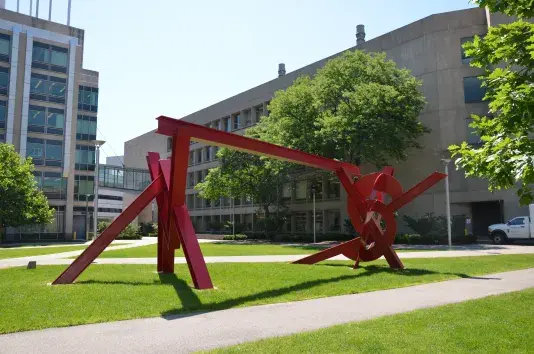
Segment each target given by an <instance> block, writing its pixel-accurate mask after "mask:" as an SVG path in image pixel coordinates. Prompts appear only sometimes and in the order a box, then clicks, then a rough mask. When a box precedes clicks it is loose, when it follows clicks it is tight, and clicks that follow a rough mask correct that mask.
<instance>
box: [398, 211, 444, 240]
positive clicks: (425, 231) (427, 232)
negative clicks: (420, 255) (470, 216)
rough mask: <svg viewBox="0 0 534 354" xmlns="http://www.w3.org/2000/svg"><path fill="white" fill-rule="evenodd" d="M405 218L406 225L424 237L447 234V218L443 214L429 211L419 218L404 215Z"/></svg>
mask: <svg viewBox="0 0 534 354" xmlns="http://www.w3.org/2000/svg"><path fill="white" fill-rule="evenodd" d="M403 219H404V221H405V222H406V226H408V227H409V228H410V229H412V230H413V231H414V232H415V233H416V234H419V235H421V236H423V237H431V238H439V237H442V236H443V235H446V234H447V218H446V217H445V216H443V215H440V216H435V215H434V213H427V214H425V215H423V217H421V218H419V219H416V218H412V217H410V216H407V215H404V216H403Z"/></svg>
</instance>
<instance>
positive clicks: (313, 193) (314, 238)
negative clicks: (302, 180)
mask: <svg viewBox="0 0 534 354" xmlns="http://www.w3.org/2000/svg"><path fill="white" fill-rule="evenodd" d="M315 188H316V186H315V183H312V185H311V193H312V198H313V243H317V239H316V237H315V224H316V223H315Z"/></svg>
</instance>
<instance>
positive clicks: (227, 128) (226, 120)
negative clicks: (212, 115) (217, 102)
mask: <svg viewBox="0 0 534 354" xmlns="http://www.w3.org/2000/svg"><path fill="white" fill-rule="evenodd" d="M224 130H225V131H227V132H229V131H231V130H232V126H231V124H230V117H228V118H224Z"/></svg>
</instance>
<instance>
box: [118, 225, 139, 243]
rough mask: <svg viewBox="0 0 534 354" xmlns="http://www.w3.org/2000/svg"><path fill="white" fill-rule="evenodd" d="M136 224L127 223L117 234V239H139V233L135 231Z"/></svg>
mask: <svg viewBox="0 0 534 354" xmlns="http://www.w3.org/2000/svg"><path fill="white" fill-rule="evenodd" d="M137 229H138V228H137V226H136V225H134V224H129V225H128V226H126V228H125V229H124V230H122V232H121V233H120V234H119V237H118V239H120V240H140V239H141V235H139V233H138V232H137Z"/></svg>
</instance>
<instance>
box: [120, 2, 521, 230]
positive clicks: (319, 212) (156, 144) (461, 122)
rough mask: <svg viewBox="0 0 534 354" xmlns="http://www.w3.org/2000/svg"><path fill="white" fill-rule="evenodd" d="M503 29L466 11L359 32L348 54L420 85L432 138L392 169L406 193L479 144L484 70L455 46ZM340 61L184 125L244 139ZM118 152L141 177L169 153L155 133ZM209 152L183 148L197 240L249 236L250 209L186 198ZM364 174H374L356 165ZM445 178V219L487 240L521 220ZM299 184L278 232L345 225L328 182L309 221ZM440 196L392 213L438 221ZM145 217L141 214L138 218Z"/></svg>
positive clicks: (483, 191) (472, 184)
mask: <svg viewBox="0 0 534 354" xmlns="http://www.w3.org/2000/svg"><path fill="white" fill-rule="evenodd" d="M508 21H509V19H508V18H506V17H504V16H502V15H495V14H489V13H486V11H485V10H483V9H480V8H473V9H467V10H460V11H453V12H447V13H441V14H435V15H431V16H429V17H426V18H423V19H421V20H419V21H416V22H414V23H411V24H408V25H406V26H404V27H402V28H399V29H396V30H394V31H392V32H389V33H386V34H384V35H382V36H379V37H377V38H374V39H372V40H368V41H365V33H364V28H363V26H357V34H356V37H357V45H356V46H355V47H352V48H349V50H354V49H359V50H366V51H370V52H385V53H386V54H387V56H388V58H390V59H391V60H393V61H395V62H396V63H397V65H398V67H401V68H407V69H409V70H411V73H412V74H413V75H414V76H415V77H417V78H418V79H420V80H421V81H422V82H423V85H422V88H421V90H422V93H423V94H424V96H425V97H426V100H427V104H426V106H425V108H424V110H423V111H422V112H421V115H420V117H419V118H420V120H421V121H422V122H423V123H424V124H425V125H426V126H428V127H429V128H430V129H431V130H432V132H431V133H430V134H428V135H426V136H424V137H423V138H422V143H423V145H424V147H425V148H424V149H422V150H414V151H410V156H409V158H408V160H407V161H406V162H403V163H400V164H396V165H394V168H395V171H396V177H397V178H398V179H399V180H400V182H401V184H402V185H403V186H404V188H405V189H407V188H409V187H411V186H412V185H414V184H415V183H417V182H419V181H421V180H422V179H423V178H425V177H426V176H427V175H428V174H430V173H431V172H433V171H436V170H440V171H441V170H443V165H442V163H441V159H443V158H448V157H450V156H449V154H448V150H447V148H448V147H449V146H450V145H451V144H457V143H460V142H462V141H468V142H470V143H472V144H478V143H480V140H479V137H477V136H475V135H473V134H472V131H471V128H469V126H468V125H469V123H470V114H471V113H476V114H485V113H486V112H487V109H488V105H487V103H486V102H483V101H482V98H483V96H484V89H483V88H482V87H481V85H480V80H479V79H478V78H477V76H478V75H480V74H481V73H482V71H481V69H477V68H473V67H470V66H469V62H470V58H469V57H467V56H466V55H465V53H464V51H463V50H462V47H461V45H462V43H464V42H465V41H468V40H471V39H472V38H473V36H474V35H484V34H485V33H486V32H487V29H488V25H489V24H490V23H491V24H492V25H494V24H496V23H501V22H508ZM337 55H339V53H338V54H335V55H333V56H331V57H328V58H325V59H322V60H319V61H317V62H315V63H313V64H310V65H308V66H305V67H303V68H300V69H298V70H295V71H293V72H290V73H287V74H286V72H285V65H283V64H281V65H280V66H279V71H278V74H279V76H278V77H277V78H275V79H273V80H271V81H269V82H266V83H263V84H261V85H259V86H256V87H254V88H251V89H249V90H247V91H245V92H242V93H240V94H238V95H235V96H233V97H230V98H228V99H226V100H224V101H221V102H219V103H216V104H213V105H211V106H209V107H206V108H204V109H202V110H200V111H198V112H195V113H192V114H190V115H188V116H185V117H181V119H184V120H186V121H189V122H194V123H197V124H202V125H206V126H208V127H212V128H215V129H220V130H224V131H227V132H233V133H235V134H242V133H243V132H244V130H246V128H247V127H250V126H252V125H254V124H255V123H256V122H257V121H258V119H259V117H260V116H262V115H267V114H268V111H267V106H268V103H269V101H270V100H271V99H272V97H273V95H274V92H275V91H277V90H281V89H285V88H287V87H288V86H290V85H291V84H292V83H293V82H294V80H295V79H297V78H298V77H299V76H302V75H314V73H315V72H316V71H317V69H319V68H321V67H322V66H323V65H324V64H325V63H326V62H327V61H328V60H329V59H331V58H333V57H335V56H337ZM154 125H156V122H154ZM124 147H125V164H126V166H127V167H136V168H144V166H145V164H146V162H145V156H146V153H147V152H149V151H156V152H159V153H160V154H161V155H162V156H163V157H167V156H168V155H169V154H170V144H169V141H168V139H167V137H164V136H160V135H157V134H155V132H154V131H152V132H149V133H146V134H144V135H141V136H139V137H137V138H135V139H132V140H130V141H127V142H126V143H125V146H124ZM216 151H217V148H216V147H210V146H207V145H206V144H203V143H193V144H192V145H191V148H190V155H189V170H188V171H189V172H188V173H189V174H188V184H187V187H188V189H187V198H186V199H187V205H188V207H189V210H190V214H191V217H192V219H193V223H194V225H195V227H196V228H197V231H200V232H202V231H208V230H210V228H211V227H212V226H213V225H214V224H217V223H219V222H221V221H222V222H224V221H227V220H231V218H232V217H233V216H235V221H236V222H240V223H243V224H245V225H247V227H249V228H250V227H253V224H254V213H255V211H256V209H257V208H255V207H254V206H253V204H252V202H251V201H247V200H235V201H233V202H232V201H231V200H228V199H226V198H222V199H221V200H218V201H208V200H203V199H201V198H199V197H198V194H197V193H196V191H195V190H194V189H193V186H194V185H195V184H196V183H198V182H200V181H203V179H204V178H205V176H206V175H207V173H208V170H209V169H210V168H213V167H215V166H217V164H218V162H217V157H216V155H215V154H216ZM363 170H364V171H371V170H372V169H371V168H370V167H368V166H363ZM449 171H450V177H449V180H450V198H451V211H452V215H453V216H463V217H469V218H470V219H471V220H472V229H473V232H474V233H475V234H478V235H482V234H486V233H487V231H486V230H487V225H488V224H490V223H494V222H499V221H501V220H502V219H503V218H505V217H506V218H508V217H511V216H513V215H517V214H519V213H524V212H526V209H523V208H521V207H520V206H519V203H518V200H517V198H516V195H515V191H513V190H506V191H497V192H494V193H492V192H489V191H488V188H487V183H486V182H485V181H482V180H479V179H474V178H466V177H465V175H464V173H463V172H462V171H456V170H455V167H454V163H451V165H450V166H449ZM300 177H301V178H300V179H297V181H296V182H295V183H294V184H292V185H288V186H285V187H284V188H283V190H282V198H285V199H286V200H287V201H288V203H289V206H290V210H291V212H292V214H291V218H290V222H287V223H286V225H285V231H287V232H293V233H295V232H311V230H312V229H313V224H312V222H313V220H314V219H315V227H316V229H317V230H318V232H331V231H339V230H340V229H342V227H343V222H344V220H345V219H347V218H348V217H347V214H346V195H345V193H344V191H343V190H340V186H339V183H335V182H332V181H330V180H329V179H327V178H322V179H321V180H320V181H316V184H318V185H319V189H318V191H317V193H316V214H315V218H314V215H313V213H312V210H313V209H312V208H313V207H312V205H311V193H310V188H309V185H310V183H311V182H312V181H313V178H314V177H313V176H312V177H310V173H309V172H303V173H302V176H300ZM317 182H318V183H317ZM444 189H445V188H444V184H440V185H437V186H435V187H433V188H432V189H430V190H428V191H427V192H426V193H424V194H423V195H421V196H419V197H418V198H417V199H416V200H414V201H413V202H412V203H410V204H409V205H407V206H405V207H404V208H403V209H401V210H400V211H399V214H400V215H401V216H402V215H410V216H414V217H418V216H419V217H420V216H422V215H423V214H425V213H428V212H433V213H435V214H437V215H444V214H445V210H446V203H445V190H444ZM126 203H128V200H126ZM149 215H150V214H149V213H148V212H147V213H146V214H144V217H149ZM399 220H401V221H400V222H399V228H400V229H401V230H403V228H404V225H403V222H402V219H401V218H399Z"/></svg>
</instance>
